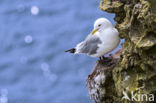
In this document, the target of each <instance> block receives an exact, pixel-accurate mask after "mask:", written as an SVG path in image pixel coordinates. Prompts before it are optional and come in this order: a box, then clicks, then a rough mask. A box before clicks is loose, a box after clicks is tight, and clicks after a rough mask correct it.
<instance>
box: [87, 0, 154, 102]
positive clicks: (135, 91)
mask: <svg viewBox="0 0 156 103" xmlns="http://www.w3.org/2000/svg"><path fill="white" fill-rule="evenodd" d="M100 9H101V10H103V11H107V12H110V13H115V18H114V19H115V21H116V22H117V24H116V25H115V27H116V28H117V29H118V31H119V32H120V34H121V38H124V39H125V42H124V43H123V44H122V47H123V50H122V53H121V55H120V59H119V60H118V62H117V63H116V64H115V66H114V67H112V68H113V69H110V70H111V76H108V77H109V78H112V80H110V81H109V80H108V81H106V80H105V81H104V82H102V79H101V82H100V83H101V84H100V85H99V86H96V88H93V85H94V84H96V83H97V82H96V79H94V83H93V82H91V81H89V82H88V84H90V83H92V87H91V86H89V85H88V86H89V91H91V90H93V89H94V91H95V90H97V88H100V89H98V92H96V94H95V92H90V95H91V96H92V99H93V100H94V101H95V102H96V103H130V102H132V101H133V103H135V102H136V103H138V101H141V102H140V103H149V101H150V100H151V101H152V100H153V97H152V95H154V100H155V103H156V0H102V1H101V3H100ZM105 63H107V62H105ZM98 65H100V64H99V63H97V65H96V67H97V66H98ZM96 67H95V68H96ZM104 68H105V67H104V66H101V69H104ZM95 71H96V69H95ZM91 75H93V74H91ZM104 75H105V77H107V75H106V74H104ZM94 76H95V75H94ZM96 77H97V76H95V78H96ZM110 82H111V83H110ZM108 86H109V87H112V88H109V89H108ZM103 91H105V93H103V94H102V92H103ZM112 91H113V92H112ZM97 94H98V95H101V94H102V96H97ZM124 94H127V95H128V97H129V99H130V100H128V99H122V97H123V96H125V95H124ZM142 94H147V96H148V97H147V98H146V97H143V100H142V98H140V97H141V96H142ZM150 94H152V95H150ZM133 95H135V100H134V99H133V100H131V99H132V98H131V97H132V96H133ZM93 97H94V98H93ZM107 97H109V98H107ZM95 98H96V99H95ZM146 99H148V100H146ZM149 99H150V100H149ZM111 101H112V102H111Z"/></svg>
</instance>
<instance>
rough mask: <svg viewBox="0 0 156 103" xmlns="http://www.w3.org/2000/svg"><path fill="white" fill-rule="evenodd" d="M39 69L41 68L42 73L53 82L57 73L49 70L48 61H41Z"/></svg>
mask: <svg viewBox="0 0 156 103" xmlns="http://www.w3.org/2000/svg"><path fill="white" fill-rule="evenodd" d="M41 69H42V71H43V74H44V75H45V76H46V77H48V78H49V79H50V80H51V82H55V81H56V79H57V75H56V74H54V73H51V71H50V69H49V64H48V63H46V62H43V63H42V64H41Z"/></svg>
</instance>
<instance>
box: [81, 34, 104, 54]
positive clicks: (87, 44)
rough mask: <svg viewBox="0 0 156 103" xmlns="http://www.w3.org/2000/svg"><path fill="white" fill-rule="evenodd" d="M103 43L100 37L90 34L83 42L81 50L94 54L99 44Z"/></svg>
mask: <svg viewBox="0 0 156 103" xmlns="http://www.w3.org/2000/svg"><path fill="white" fill-rule="evenodd" d="M101 43H102V41H101V40H100V39H99V38H98V37H96V36H94V35H93V36H88V37H87V38H86V40H85V41H83V42H81V44H80V46H79V52H80V53H86V54H89V55H93V54H95V53H96V52H97V49H98V48H99V47H98V45H99V44H101Z"/></svg>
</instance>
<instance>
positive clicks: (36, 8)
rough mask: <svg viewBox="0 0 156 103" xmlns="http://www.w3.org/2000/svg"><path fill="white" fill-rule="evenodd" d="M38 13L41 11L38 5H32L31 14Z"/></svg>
mask: <svg viewBox="0 0 156 103" xmlns="http://www.w3.org/2000/svg"><path fill="white" fill-rule="evenodd" d="M38 13H39V8H38V7H37V6H32V7H31V14H32V15H37V14H38Z"/></svg>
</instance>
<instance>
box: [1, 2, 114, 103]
mask: <svg viewBox="0 0 156 103" xmlns="http://www.w3.org/2000/svg"><path fill="white" fill-rule="evenodd" d="M99 3H100V0H0V103H93V102H92V100H91V99H90V96H89V94H88V89H87V86H86V79H87V77H88V75H89V74H90V73H91V72H92V71H93V67H94V66H95V63H96V60H98V58H91V57H89V56H86V55H72V54H70V53H65V52H64V51H65V50H67V49H70V48H72V47H74V46H75V45H76V44H77V43H79V42H81V41H82V40H84V38H85V37H86V36H87V35H88V34H89V33H90V32H91V31H92V29H93V24H94V21H95V20H96V19H97V18H100V17H105V18H108V19H109V20H110V21H111V22H112V23H113V24H115V21H114V20H113V18H114V14H110V13H106V12H103V11H101V10H100V9H99Z"/></svg>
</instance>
